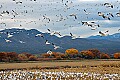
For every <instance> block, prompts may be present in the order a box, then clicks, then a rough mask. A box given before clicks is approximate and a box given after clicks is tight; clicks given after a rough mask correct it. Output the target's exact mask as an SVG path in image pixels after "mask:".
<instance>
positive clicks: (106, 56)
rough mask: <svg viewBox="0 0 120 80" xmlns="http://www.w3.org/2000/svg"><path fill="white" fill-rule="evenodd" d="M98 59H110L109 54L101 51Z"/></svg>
mask: <svg viewBox="0 0 120 80" xmlns="http://www.w3.org/2000/svg"><path fill="white" fill-rule="evenodd" d="M100 59H110V56H109V55H108V54H106V53H101V54H100Z"/></svg>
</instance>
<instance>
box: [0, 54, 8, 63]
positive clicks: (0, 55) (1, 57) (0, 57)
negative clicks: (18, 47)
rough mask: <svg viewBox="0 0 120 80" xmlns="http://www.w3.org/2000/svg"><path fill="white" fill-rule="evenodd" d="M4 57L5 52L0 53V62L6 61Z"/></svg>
mask: <svg viewBox="0 0 120 80" xmlns="http://www.w3.org/2000/svg"><path fill="white" fill-rule="evenodd" d="M6 56H7V55H6V53H5V52H0V62H1V61H3V59H6Z"/></svg>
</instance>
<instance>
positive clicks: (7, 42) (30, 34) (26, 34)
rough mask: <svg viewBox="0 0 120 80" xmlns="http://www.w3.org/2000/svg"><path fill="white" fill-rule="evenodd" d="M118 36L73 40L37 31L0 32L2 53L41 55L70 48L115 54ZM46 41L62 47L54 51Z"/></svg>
mask: <svg viewBox="0 0 120 80" xmlns="http://www.w3.org/2000/svg"><path fill="white" fill-rule="evenodd" d="M37 34H42V35H43V36H44V39H43V38H42V37H35V36H36V35H37ZM116 35H117V36H116ZM118 35H120V34H119V33H117V34H114V35H109V36H106V38H103V37H100V36H91V37H89V38H77V39H75V40H72V38H71V37H70V36H64V37H61V38H59V37H57V36H55V35H53V36H51V35H50V34H49V33H42V32H40V31H38V30H36V29H31V30H25V29H15V28H13V29H5V30H1V31H0V51H15V52H17V53H21V52H29V53H33V54H34V53H38V54H41V53H45V52H47V51H48V50H52V51H57V52H65V50H66V49H68V48H76V49H78V50H79V51H81V50H86V49H92V48H97V49H99V50H100V51H102V52H106V53H114V52H118V51H120V41H119V40H114V39H119V38H120V36H119V38H117V37H118ZM112 36H114V37H112ZM115 36H116V37H115ZM107 37H108V38H107ZM45 39H47V40H48V41H49V42H50V43H54V44H55V45H58V46H60V48H59V49H57V50H54V47H53V45H51V44H50V45H46V44H45Z"/></svg>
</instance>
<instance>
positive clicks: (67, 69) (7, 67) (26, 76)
mask: <svg viewBox="0 0 120 80" xmlns="http://www.w3.org/2000/svg"><path fill="white" fill-rule="evenodd" d="M0 80H120V61H119V60H83V61H75V60H73V61H61V62H60V61H57V62H56V61H53V62H51V61H50V62H46V61H45V62H44V61H43V62H34V63H31V62H28V63H0Z"/></svg>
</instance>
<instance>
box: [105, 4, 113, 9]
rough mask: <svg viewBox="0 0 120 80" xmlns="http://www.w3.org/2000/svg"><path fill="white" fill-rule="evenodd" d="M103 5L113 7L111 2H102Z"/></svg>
mask: <svg viewBox="0 0 120 80" xmlns="http://www.w3.org/2000/svg"><path fill="white" fill-rule="evenodd" d="M104 6H106V7H110V8H113V4H111V3H104Z"/></svg>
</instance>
